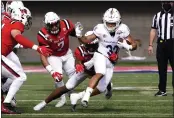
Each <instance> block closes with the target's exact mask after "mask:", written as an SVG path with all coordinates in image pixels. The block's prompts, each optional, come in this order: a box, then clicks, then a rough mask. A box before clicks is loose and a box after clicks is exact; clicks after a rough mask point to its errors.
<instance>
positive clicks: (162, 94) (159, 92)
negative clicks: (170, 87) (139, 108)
mask: <svg viewBox="0 0 174 118" xmlns="http://www.w3.org/2000/svg"><path fill="white" fill-rule="evenodd" d="M155 96H167V93H166V92H162V91H158V92H157V93H156V94H155Z"/></svg>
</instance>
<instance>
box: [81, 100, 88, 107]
mask: <svg viewBox="0 0 174 118" xmlns="http://www.w3.org/2000/svg"><path fill="white" fill-rule="evenodd" d="M81 105H82V106H83V107H86V108H87V107H88V101H86V100H82V101H81Z"/></svg>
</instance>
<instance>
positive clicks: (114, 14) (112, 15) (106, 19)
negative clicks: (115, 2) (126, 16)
mask: <svg viewBox="0 0 174 118" xmlns="http://www.w3.org/2000/svg"><path fill="white" fill-rule="evenodd" d="M103 23H104V25H105V27H106V28H107V30H108V31H109V32H115V29H116V28H118V27H119V25H120V23H121V15H120V13H119V11H118V10H117V9H115V8H109V9H108V10H107V11H106V12H105V13H104V15H103ZM109 24H113V25H112V26H108V25H109Z"/></svg>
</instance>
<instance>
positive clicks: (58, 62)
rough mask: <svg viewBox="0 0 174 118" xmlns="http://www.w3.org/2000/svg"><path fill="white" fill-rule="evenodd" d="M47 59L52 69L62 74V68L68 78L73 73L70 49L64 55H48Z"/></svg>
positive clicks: (73, 65)
mask: <svg viewBox="0 0 174 118" xmlns="http://www.w3.org/2000/svg"><path fill="white" fill-rule="evenodd" d="M47 60H48V62H49V64H50V65H51V67H52V68H53V70H54V71H57V72H59V73H61V74H63V70H64V71H65V73H66V75H67V76H68V77H69V78H70V77H71V76H72V75H73V74H74V73H75V59H74V57H73V54H72V51H71V50H70V49H69V50H68V52H67V53H66V54H65V55H64V56H61V57H58V56H50V57H48V58H47Z"/></svg>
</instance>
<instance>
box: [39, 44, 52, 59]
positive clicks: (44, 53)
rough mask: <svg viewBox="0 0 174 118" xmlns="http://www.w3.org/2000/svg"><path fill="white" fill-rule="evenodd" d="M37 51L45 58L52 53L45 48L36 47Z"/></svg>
mask: <svg viewBox="0 0 174 118" xmlns="http://www.w3.org/2000/svg"><path fill="white" fill-rule="evenodd" d="M37 51H38V52H39V53H40V54H42V55H44V56H46V57H47V56H50V55H51V54H52V52H53V51H52V50H51V49H49V48H46V47H45V46H38V48H37Z"/></svg>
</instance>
